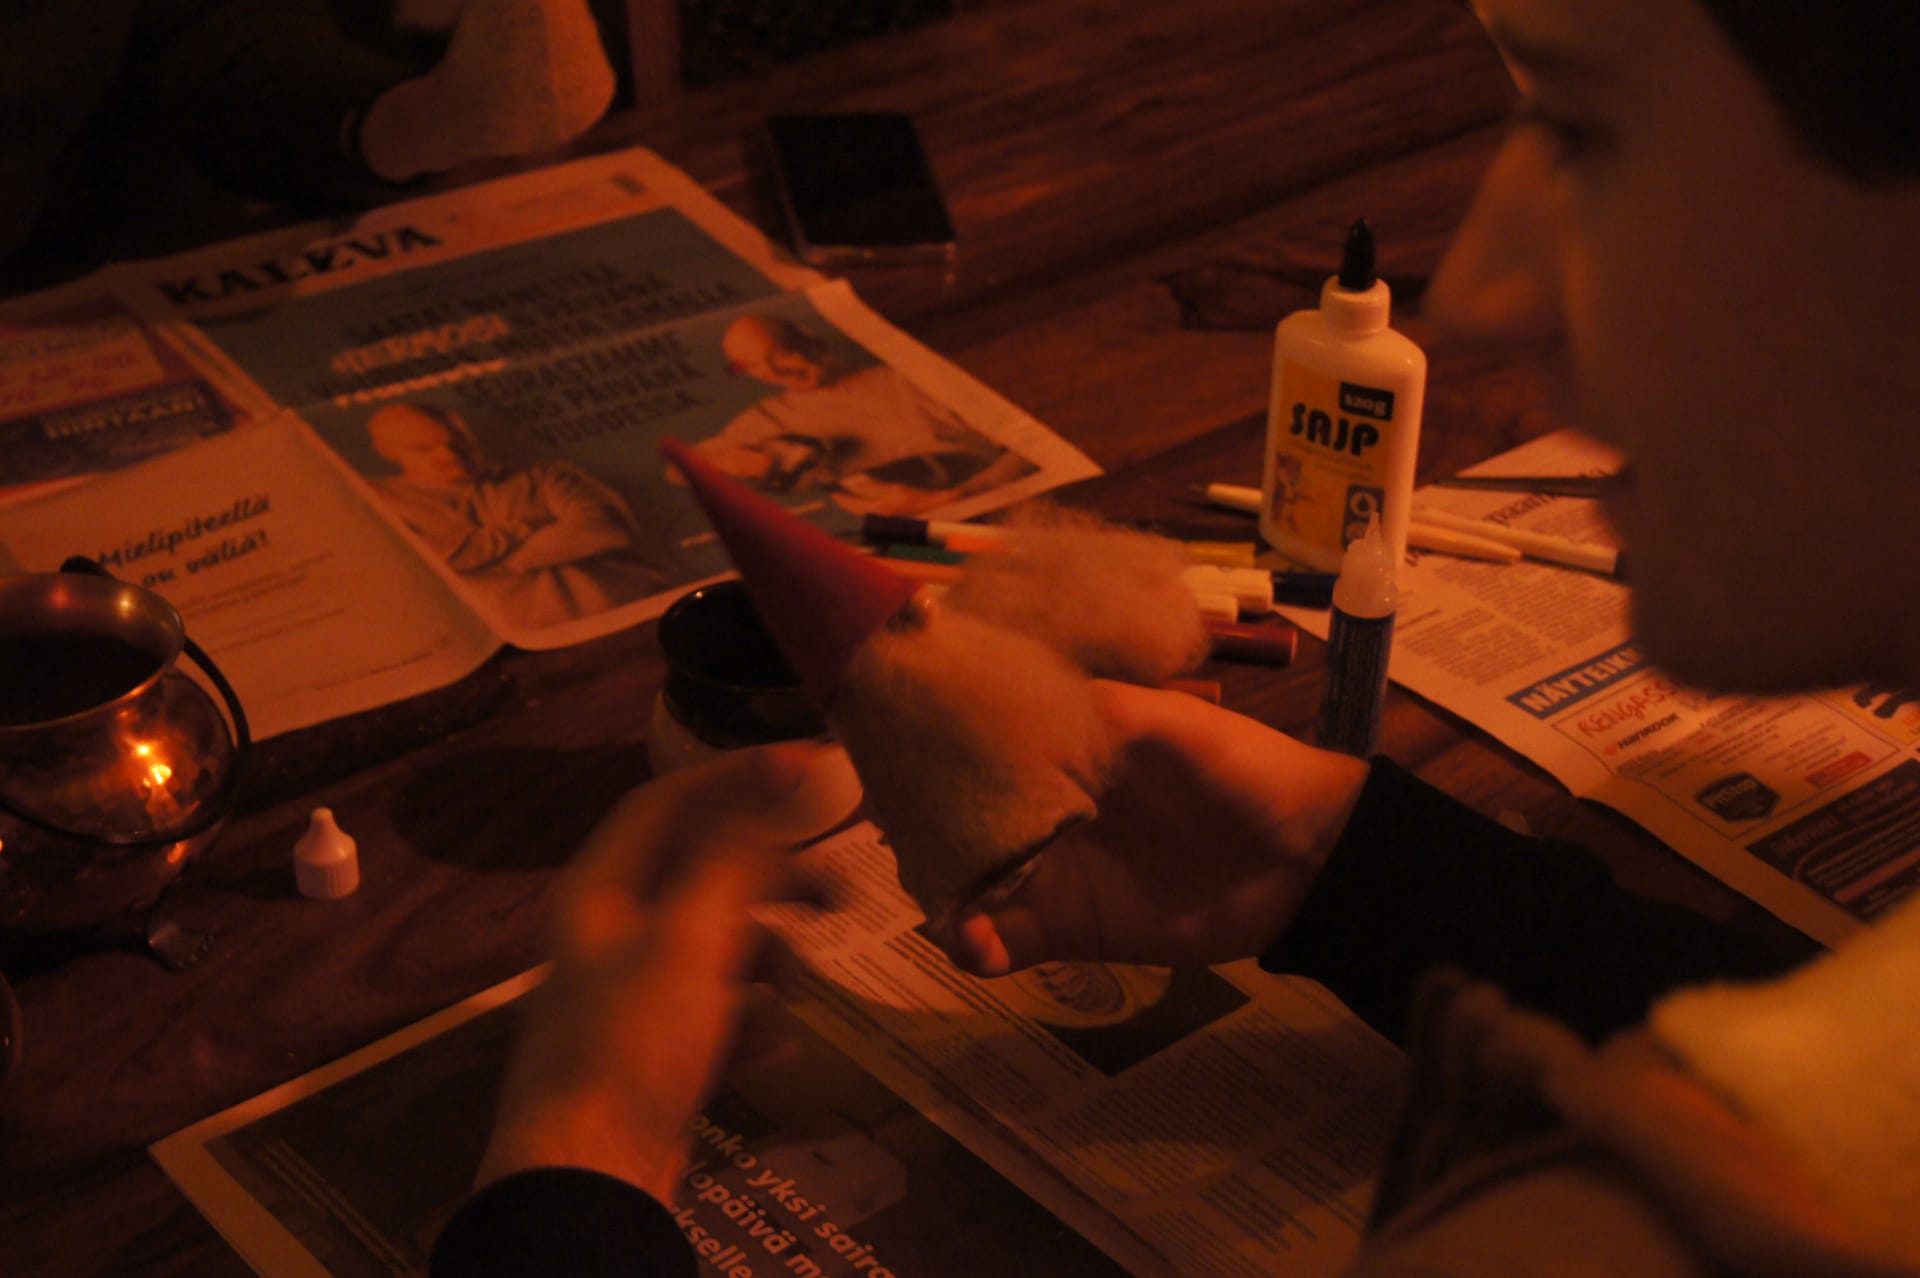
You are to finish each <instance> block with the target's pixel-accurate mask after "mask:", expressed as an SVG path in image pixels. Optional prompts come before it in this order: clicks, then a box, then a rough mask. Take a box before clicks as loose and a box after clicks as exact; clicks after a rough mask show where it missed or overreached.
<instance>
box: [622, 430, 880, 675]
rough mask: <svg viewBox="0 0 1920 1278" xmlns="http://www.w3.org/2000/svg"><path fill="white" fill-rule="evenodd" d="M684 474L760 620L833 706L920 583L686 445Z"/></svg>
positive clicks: (681, 451) (678, 456)
mask: <svg viewBox="0 0 1920 1278" xmlns="http://www.w3.org/2000/svg"><path fill="white" fill-rule="evenodd" d="M660 449H661V451H662V452H664V453H665V454H666V455H667V459H668V460H669V461H671V462H672V463H673V464H674V465H675V466H677V467H679V469H680V473H681V474H682V475H684V476H685V477H686V480H687V486H688V487H689V488H691V489H692V490H693V495H694V497H695V498H696V499H698V501H699V502H700V508H701V509H702V510H704V511H705V512H706V514H707V519H708V521H709V522H710V523H712V525H713V530H714V532H715V533H717V534H719V537H720V541H721V544H722V545H724V546H725V547H726V548H727V554H728V555H729V556H731V557H732V559H733V566H734V567H735V568H736V569H738V570H739V572H740V576H741V578H742V579H744V580H745V582H746V586H747V594H748V596H749V597H750V598H752V600H753V605H754V608H755V609H756V610H757V611H758V612H759V614H760V619H761V620H762V621H763V622H765V623H766V626H767V630H768V632H769V633H771V634H772V636H773V641H774V643H776V644H777V645H779V648H780V651H781V652H782V653H783V654H785V656H786V658H787V660H788V661H789V662H790V663H792V665H793V668H794V670H795V671H796V672H798V674H799V675H800V678H801V679H802V680H804V681H805V683H806V685H807V689H808V691H809V692H810V693H812V695H813V697H814V699H815V700H816V701H817V702H818V703H819V704H820V705H821V706H822V707H823V708H824V707H825V706H826V704H827V702H828V701H829V700H830V699H831V697H832V695H833V692H834V689H835V688H836V687H838V685H839V682H840V676H841V674H842V673H843V672H844V671H845V670H846V668H847V662H848V661H849V660H850V659H851V658H852V656H853V654H854V651H855V650H856V649H857V648H859V647H860V645H861V644H863V643H865V642H866V641H867V639H868V637H869V636H871V635H872V634H873V633H874V632H875V631H877V630H879V629H880V628H881V627H882V626H885V625H886V624H887V622H888V621H890V620H891V619H892V618H893V617H894V615H895V614H897V613H898V612H899V611H900V609H901V608H902V607H904V606H905V605H906V603H907V601H908V600H909V599H911V598H912V597H913V592H914V588H915V587H914V584H913V583H912V582H911V581H909V580H907V579H906V578H905V577H902V576H900V575H899V574H898V573H895V572H892V571H890V570H889V569H887V568H886V567H885V566H884V565H882V564H881V563H879V562H878V561H877V560H875V559H872V558H870V557H868V556H866V555H862V554H860V553H859V552H857V551H855V550H854V549H853V548H852V547H850V546H847V545H844V544H843V543H841V542H838V541H835V540H834V539H833V538H832V537H830V536H828V535H827V534H826V533H824V532H822V531H821V530H820V529H818V528H816V527H814V526H813V525H812V524H810V523H808V522H807V521H806V520H804V519H800V518H798V517H797V516H795V515H792V514H789V513H788V512H787V511H785V510H783V509H782V508H781V507H780V506H779V505H777V504H776V503H774V502H772V501H770V500H768V499H767V498H766V497H763V496H761V495H760V494H759V493H756V492H754V491H753V490H752V489H750V488H748V487H747V486H746V485H745V484H743V483H741V482H740V481H739V480H737V479H735V478H733V477H732V476H731V475H728V474H727V473H725V472H724V471H722V470H721V469H720V468H719V467H717V466H715V465H714V464H713V463H712V462H709V461H708V460H706V459H705V458H704V457H702V456H701V455H700V454H699V453H698V452H696V451H695V450H693V449H692V448H689V447H688V446H687V445H686V444H683V443H681V442H680V441H679V440H677V439H666V440H662V441H661V444H660Z"/></svg>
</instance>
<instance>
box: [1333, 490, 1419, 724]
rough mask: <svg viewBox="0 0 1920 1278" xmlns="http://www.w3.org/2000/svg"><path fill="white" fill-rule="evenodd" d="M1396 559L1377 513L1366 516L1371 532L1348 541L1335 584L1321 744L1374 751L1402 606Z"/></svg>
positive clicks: (1368, 528) (1368, 531)
mask: <svg viewBox="0 0 1920 1278" xmlns="http://www.w3.org/2000/svg"><path fill="white" fill-rule="evenodd" d="M1393 561H1394V555H1393V548H1392V546H1391V545H1390V544H1389V543H1388V541H1387V538H1386V534H1385V533H1384V532H1382V531H1381V528H1380V517H1379V515H1377V514H1376V515H1374V516H1372V517H1371V518H1369V519H1368V520H1367V533H1366V536H1364V537H1360V538H1358V539H1356V540H1355V541H1353V542H1351V543H1349V544H1348V546H1347V549H1346V552H1345V553H1344V554H1343V555H1342V557H1341V562H1340V580H1339V581H1338V582H1337V583H1335V585H1334V587H1333V615H1332V618H1331V620H1330V622H1329V625H1328V628H1327V691H1326V700H1324V701H1323V702H1321V705H1320V744H1321V745H1322V746H1324V747H1326V748H1327V749H1329V750H1337V751H1339V752H1340V753H1341V754H1351V755H1356V756H1358V757H1360V758H1362V759H1364V758H1366V757H1367V756H1368V755H1370V754H1372V753H1373V747H1374V742H1375V741H1376V740H1377V739H1378V738H1379V735H1380V711H1381V709H1382V708H1383V707H1384V706H1385V704H1386V699H1387V656H1388V654H1389V652H1390V651H1391V650H1392V647H1393V617H1394V613H1395V611H1396V610H1397V609H1398V608H1399V606H1400V590H1399V587H1398V586H1396V585H1395V584H1394V562H1393Z"/></svg>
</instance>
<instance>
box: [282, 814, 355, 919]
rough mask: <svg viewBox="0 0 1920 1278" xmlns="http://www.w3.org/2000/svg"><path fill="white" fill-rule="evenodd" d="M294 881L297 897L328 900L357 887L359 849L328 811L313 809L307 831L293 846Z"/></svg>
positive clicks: (343, 894) (341, 895)
mask: <svg viewBox="0 0 1920 1278" xmlns="http://www.w3.org/2000/svg"><path fill="white" fill-rule="evenodd" d="M293 879H294V883H295V884H296V885H297V886H298V887H299V889H300V895H302V896H305V897H311V898H312V899H313V900H316V901H331V900H334V899H336V898H338V897H343V896H346V895H348V894H350V893H351V892H352V891H353V890H354V889H355V888H357V887H359V886H360V850H359V844H357V843H355V842H354V839H353V836H352V835H350V834H348V833H346V832H345V831H344V830H342V829H341V828H340V827H339V825H338V824H336V823H335V821H334V819H333V811H332V809H330V808H315V809H314V810H313V817H312V820H311V821H310V822H309V823H308V825H307V832H306V833H305V834H303V835H301V836H300V841H299V842H298V843H296V844H294V845H293Z"/></svg>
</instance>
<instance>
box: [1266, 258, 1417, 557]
mask: <svg viewBox="0 0 1920 1278" xmlns="http://www.w3.org/2000/svg"><path fill="white" fill-rule="evenodd" d="M1392 310H1393V295H1392V293H1390V292H1389V291H1388V289H1387V286H1386V284H1384V283H1383V282H1382V281H1381V280H1380V279H1379V278H1378V277H1377V276H1376V275H1375V273H1374V266H1373V231H1372V230H1371V229H1370V228H1369V227H1368V226H1367V224H1366V222H1365V221H1359V222H1355V223H1354V224H1353V226H1352V227H1351V228H1350V229H1349V230H1348V231H1347V246H1346V251H1345V253H1344V254H1343V255H1342V257H1341V260H1340V273H1339V274H1338V275H1335V276H1333V277H1332V278H1331V279H1329V280H1328V281H1327V282H1326V286H1325V287H1324V288H1322V289H1321V290H1320V309H1319V310H1317V311H1306V310H1303V311H1295V312H1294V313H1293V314H1291V315H1289V316H1287V318H1285V319H1283V320H1281V321H1280V327H1279V328H1278V329H1277V330H1275V332H1274V336H1273V396H1272V399H1271V401H1270V403H1269V405H1268V409H1267V455H1266V458H1265V463H1264V469H1263V470H1262V472H1261V481H1260V498H1261V500H1260V535H1261V536H1262V537H1264V538H1265V539H1266V541H1267V544H1268V545H1270V546H1272V547H1273V548H1274V549H1275V550H1278V551H1279V552H1280V553H1281V554H1283V555H1285V556H1286V557H1287V558H1289V559H1291V560H1294V561H1295V562H1297V563H1300V564H1304V565H1305V566H1307V567H1309V568H1316V569H1319V570H1320V571H1322V572H1335V571H1337V570H1338V569H1339V567H1340V556H1341V552H1342V551H1343V550H1344V549H1345V548H1346V547H1347V546H1348V545H1349V544H1351V543H1352V542H1354V541H1355V540H1357V539H1358V538H1359V537H1360V535H1361V534H1362V533H1364V532H1365V531H1366V528H1367V520H1368V519H1369V518H1371V517H1372V516H1374V515H1378V516H1380V520H1381V523H1382V524H1383V525H1384V526H1385V528H1386V535H1387V542H1388V544H1389V545H1391V546H1392V547H1393V553H1394V555H1395V557H1396V558H1397V557H1398V556H1399V555H1401V554H1402V553H1404V552H1405V550H1406V547H1407V518H1408V511H1409V508H1410V507H1411V506H1412V504H1413V473H1414V461H1415V457H1416V454H1417V452H1418V451H1419V447H1420V409H1421V405H1422V402H1423V401H1424V399H1425V397H1426V387H1427V357H1426V355H1425V354H1424V353H1423V352H1422V351H1421V349H1420V348H1419V347H1418V346H1415V345H1414V344H1413V343H1412V342H1411V341H1409V340H1408V339H1407V338H1406V337H1404V336H1402V335H1401V334H1399V333H1396V332H1394V331H1393V330H1392V329H1391V328H1388V327H1387V319H1388V317H1389V315H1390V314H1391V313H1392Z"/></svg>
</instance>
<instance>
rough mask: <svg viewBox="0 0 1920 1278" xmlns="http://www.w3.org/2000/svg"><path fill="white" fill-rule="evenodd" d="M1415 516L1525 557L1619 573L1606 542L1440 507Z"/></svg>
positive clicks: (1616, 553)
mask: <svg viewBox="0 0 1920 1278" xmlns="http://www.w3.org/2000/svg"><path fill="white" fill-rule="evenodd" d="M1415 518H1416V519H1418V520H1420V521H1421V522H1423V523H1428V524H1434V525H1437V526H1438V527H1441V528H1449V529H1452V530H1453V531H1455V532H1462V533H1467V534H1468V535H1470V536H1474V537H1484V538H1485V539H1486V540H1488V541H1494V542H1499V543H1501V544H1502V545H1507V546H1512V547H1513V548H1514V549H1515V550H1518V551H1519V552H1520V553H1521V554H1523V555H1525V556H1526V557H1527V558H1529V559H1539V560H1544V561H1545V562H1547V563H1550V564H1562V565H1564V566H1566V567H1568V568H1584V569H1586V570H1587V571H1588V572H1597V573H1601V574H1603V575H1605V576H1608V577H1614V576H1619V575H1620V552H1619V551H1617V550H1615V549H1613V548H1612V547H1610V546H1596V545H1593V544H1592V543H1590V542H1579V541H1569V540H1568V539H1567V538H1565V537H1556V536H1554V535H1552V534H1551V533H1538V532H1528V531H1527V530H1526V529H1524V528H1509V527H1508V526H1507V525H1505V524H1500V523H1495V522H1494V521H1492V520H1491V519H1468V518H1467V517H1466V516H1465V515H1455V514H1452V513H1450V512H1448V511H1444V510H1422V511H1419V512H1418V513H1417V514H1416V515H1415Z"/></svg>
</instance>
